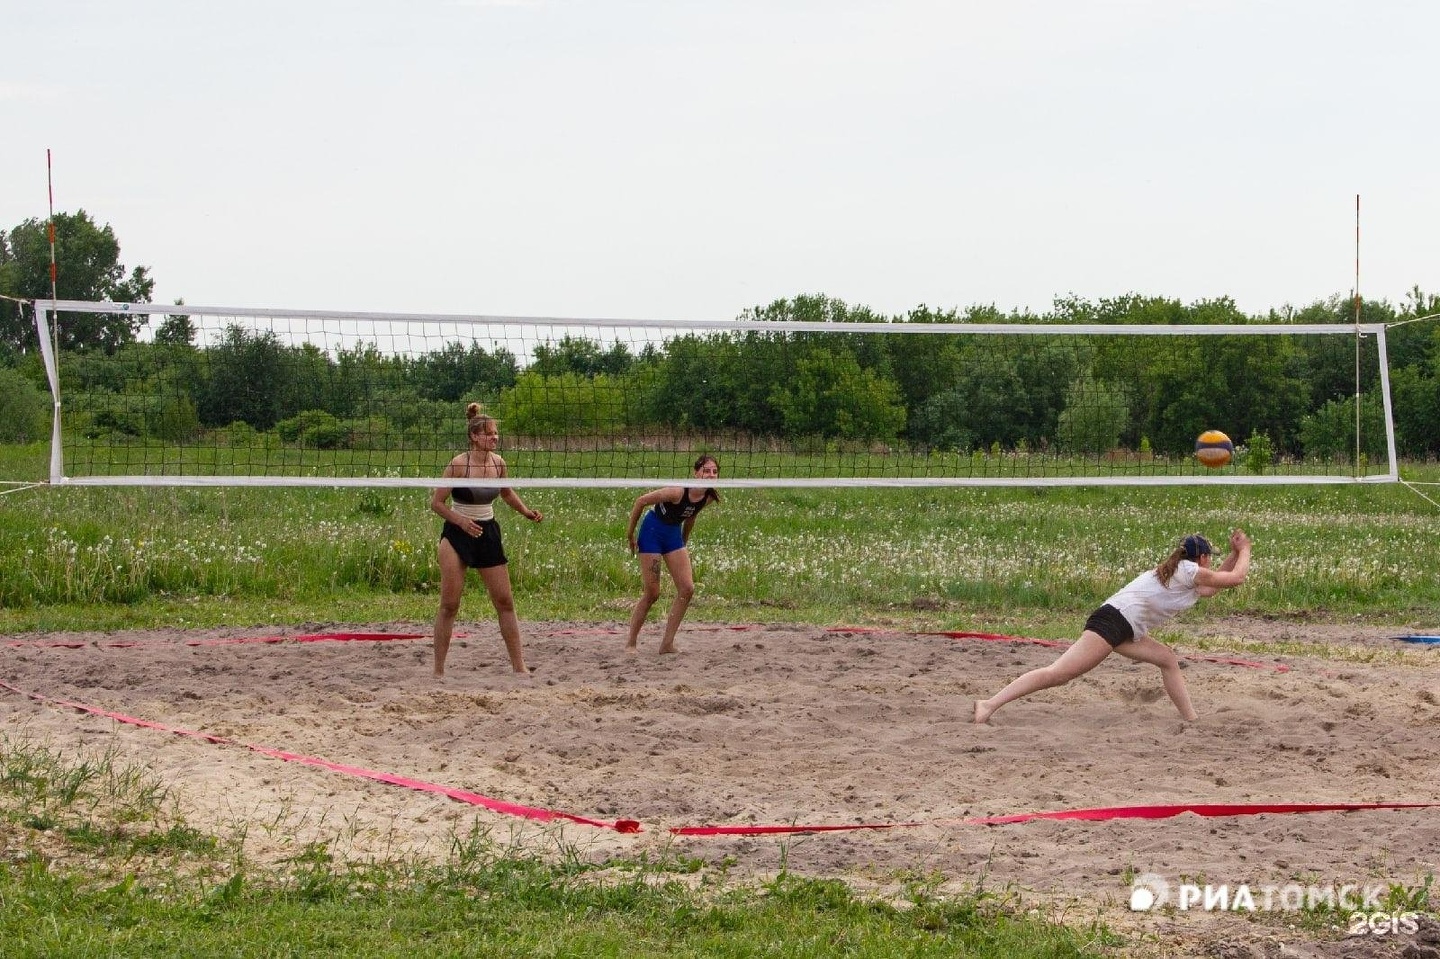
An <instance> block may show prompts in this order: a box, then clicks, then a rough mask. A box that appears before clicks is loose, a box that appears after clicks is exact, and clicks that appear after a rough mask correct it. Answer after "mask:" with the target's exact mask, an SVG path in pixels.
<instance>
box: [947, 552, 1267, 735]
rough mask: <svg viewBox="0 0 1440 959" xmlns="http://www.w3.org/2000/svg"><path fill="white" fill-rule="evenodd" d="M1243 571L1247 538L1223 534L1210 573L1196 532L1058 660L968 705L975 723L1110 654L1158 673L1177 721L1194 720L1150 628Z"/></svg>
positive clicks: (1094, 617) (1176, 670)
mask: <svg viewBox="0 0 1440 959" xmlns="http://www.w3.org/2000/svg"><path fill="white" fill-rule="evenodd" d="M1249 571H1250V537H1248V536H1246V535H1245V531H1244V530H1239V529H1237V530H1235V531H1234V532H1232V533H1231V534H1230V555H1229V556H1227V557H1225V562H1223V563H1221V564H1220V567H1219V568H1218V569H1211V568H1210V542H1209V541H1208V540H1207V539H1205V537H1203V536H1201V535H1199V534H1198V533H1197V534H1194V535H1191V536H1186V537H1185V538H1184V539H1182V540H1181V541H1180V545H1179V546H1177V547H1176V548H1175V549H1174V551H1173V552H1171V553H1170V555H1169V556H1167V557H1166V558H1165V561H1164V562H1163V563H1161V564H1160V565H1159V566H1157V567H1155V568H1154V569H1151V570H1146V571H1145V572H1143V573H1141V574H1140V575H1139V576H1137V577H1135V578H1134V579H1133V580H1131V581H1130V582H1129V583H1128V584H1127V585H1126V586H1125V588H1124V589H1122V590H1120V591H1119V592H1118V593H1116V594H1115V595H1114V596H1111V597H1110V598H1109V599H1108V600H1106V602H1105V604H1104V605H1103V606H1101V607H1100V608H1099V609H1097V610H1095V612H1093V613H1091V614H1090V618H1089V619H1088V620H1086V621H1085V631H1084V632H1083V633H1081V634H1080V638H1079V639H1078V640H1076V641H1075V643H1074V644H1073V645H1071V646H1070V648H1068V649H1066V650H1065V652H1063V653H1061V654H1060V658H1059V659H1057V660H1055V662H1053V663H1051V664H1050V665H1049V666H1042V667H1040V668H1039V669H1032V670H1030V672H1028V673H1025V674H1024V675H1023V676H1020V677H1018V678H1016V679H1014V680H1012V681H1011V683H1010V685H1008V686H1006V687H1005V688H1004V689H1002V690H1000V692H998V693H996V694H995V695H994V696H991V697H990V698H989V699H980V700H976V701H975V722H977V723H985V722H989V721H990V717H991V716H993V715H995V711H996V710H997V709H999V708H1000V707H1001V706H1004V705H1005V704H1006V703H1009V702H1013V701H1014V700H1017V699H1019V698H1020V697H1021V696H1028V695H1030V694H1031V693H1034V692H1039V691H1040V690H1042V689H1049V688H1050V687H1052V686H1061V685H1064V684H1065V683H1068V682H1070V680H1072V679H1074V678H1075V677H1077V676H1083V675H1084V674H1085V673H1088V672H1089V671H1090V670H1092V669H1094V668H1095V667H1096V666H1099V665H1100V663H1101V662H1102V661H1103V660H1104V659H1105V657H1107V656H1109V655H1110V653H1111V652H1112V651H1114V652H1117V653H1119V654H1120V655H1121V656H1124V657H1126V658H1127V659H1133V660H1136V661H1137V662H1141V663H1150V664H1151V665H1153V666H1158V667H1160V679H1161V682H1162V683H1164V685H1165V692H1166V693H1167V694H1168V695H1169V696H1170V701H1171V702H1172V703H1174V704H1175V708H1176V709H1178V710H1179V711H1180V715H1181V717H1182V718H1184V719H1186V720H1194V719H1197V718H1199V717H1198V714H1197V713H1196V712H1195V707H1194V706H1192V705H1191V704H1190V693H1189V691H1188V690H1187V689H1186V688H1185V677H1184V676H1182V675H1181V674H1180V662H1179V660H1178V659H1177V658H1176V657H1175V652H1174V651H1173V650H1172V649H1171V648H1170V647H1169V646H1166V645H1165V644H1164V643H1162V642H1160V641H1159V640H1157V639H1155V638H1153V637H1152V636H1151V635H1150V630H1152V629H1155V628H1156V627H1158V626H1161V625H1163V624H1164V623H1167V622H1169V621H1170V620H1171V619H1173V618H1174V617H1176V616H1178V615H1179V614H1180V613H1183V612H1184V611H1185V610H1187V609H1189V608H1190V607H1191V606H1194V605H1195V601H1196V600H1198V599H1200V598H1202V597H1205V596H1214V595H1215V594H1216V593H1218V592H1220V590H1222V589H1231V588H1232V587H1235V586H1239V585H1240V584H1241V583H1243V582H1245V576H1246V574H1247V573H1248V572H1249Z"/></svg>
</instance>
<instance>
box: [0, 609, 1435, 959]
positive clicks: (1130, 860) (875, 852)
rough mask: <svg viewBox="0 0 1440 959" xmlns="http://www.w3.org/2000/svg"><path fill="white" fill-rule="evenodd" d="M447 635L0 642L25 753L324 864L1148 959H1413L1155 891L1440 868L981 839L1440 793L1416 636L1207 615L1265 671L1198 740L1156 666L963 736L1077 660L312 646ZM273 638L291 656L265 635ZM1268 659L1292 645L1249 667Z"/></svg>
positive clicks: (713, 629) (1350, 878) (783, 651)
mask: <svg viewBox="0 0 1440 959" xmlns="http://www.w3.org/2000/svg"><path fill="white" fill-rule="evenodd" d="M1422 628H1423V627H1422ZM427 630H428V627H427V626H426V625H424V624H414V623H401V624H380V625H376V624H361V625H357V624H346V625H340V626H337V625H333V624H325V625H316V624H306V625H305V626H297V627H294V628H288V629H283V630H271V631H259V630H234V631H206V632H165V631H147V632H134V633H107V634H73V633H70V634H44V635H40V634H27V635H23V636H11V637H5V638H4V640H3V641H4V642H6V643H7V644H8V648H7V649H6V650H5V659H6V663H7V667H6V669H5V671H4V677H3V678H4V680H5V682H7V683H8V684H10V685H11V686H13V687H15V688H16V689H19V690H23V691H26V692H33V693H38V694H41V695H42V696H44V697H51V700H46V699H35V698H31V697H28V696H25V695H20V694H18V693H15V692H12V691H8V690H7V691H4V692H3V695H0V732H3V733H4V734H5V735H7V736H9V737H11V738H12V739H14V738H20V737H29V738H32V739H36V740H43V741H46V742H49V743H52V744H54V745H56V746H59V747H64V748H67V749H68V748H77V747H79V748H86V749H90V750H101V749H105V748H107V747H113V748H115V749H117V750H118V751H119V752H120V754H121V755H122V756H124V757H126V758H127V759H131V760H134V761H138V762H143V763H145V764H147V765H149V766H150V767H151V768H153V770H154V771H155V772H156V773H158V774H159V775H160V776H161V777H162V778H163V779H164V781H166V782H167V783H170V784H171V785H172V787H173V789H174V790H175V795H176V797H177V798H178V800H179V802H180V805H181V809H182V811H183V814H184V816H185V817H186V819H187V821H189V822H190V823H191V824H192V825H194V826H196V827H199V828H203V829H206V830H210V831H215V832H222V833H223V832H225V831H226V830H230V829H233V828H240V827H244V828H245V830H246V833H247V836H248V840H247V841H248V843H249V846H250V852H251V854H252V855H257V856H261V857H272V856H279V855H285V854H289V853H293V852H294V851H296V850H297V849H298V848H299V847H300V846H301V845H303V844H304V843H307V842H313V841H328V842H329V843H330V845H331V850H332V852H335V853H337V854H342V855H350V856H362V857H367V856H384V857H388V856H409V855H423V856H433V857H441V856H444V855H445V854H446V853H447V852H448V851H449V848H450V840H451V837H452V836H454V835H455V834H457V833H460V834H463V833H466V832H468V831H470V830H471V828H472V827H474V826H476V825H478V826H479V827H481V828H482V829H488V830H490V832H491V834H492V835H493V836H496V837H497V838H502V839H504V840H505V841H511V840H514V841H521V842H538V843H548V844H551V845H552V846H553V845H554V843H555V842H556V841H557V840H558V841H559V842H563V843H565V844H568V845H569V846H571V847H573V848H575V849H578V850H580V851H581V853H582V854H584V855H586V856H588V857H592V858H600V857H603V856H605V855H607V854H610V853H620V854H638V853H639V852H641V851H642V850H643V851H647V852H650V853H651V854H652V855H653V854H655V853H658V852H661V851H663V850H670V851H673V852H676V853H678V854H681V855H684V856H694V857H700V858H702V859H705V860H707V861H710V862H713V863H721V862H725V861H726V860H732V861H733V863H734V865H733V866H732V867H731V869H732V872H735V871H738V872H741V873H742V874H757V875H764V874H768V873H771V872H774V871H775V870H777V869H780V868H782V867H786V868H789V869H791V870H794V871H797V872H803V873H806V874H812V875H833V876H844V877H847V878H851V879H854V880H857V881H860V882H862V883H865V884H873V885H874V886H876V887H879V888H882V889H883V888H886V887H889V886H891V885H895V884H898V883H901V882H904V881H906V880H907V879H915V878H919V877H924V876H929V875H938V876H941V877H944V878H945V879H947V880H948V881H949V882H950V883H951V884H952V885H955V886H959V887H973V886H975V885H977V884H981V883H983V885H984V887H985V888H987V889H990V890H994V891H998V892H1006V891H1008V892H1012V893H1015V894H1018V895H1019V896H1020V897H1021V898H1022V899H1023V900H1025V901H1027V902H1033V903H1035V904H1037V905H1040V906H1043V907H1045V908H1055V909H1063V910H1064V916H1065V918H1067V920H1070V921H1083V920H1085V919H1086V918H1089V917H1094V916H1098V917H1101V918H1104V919H1105V920H1106V921H1107V922H1111V923H1112V924H1114V925H1118V926H1120V927H1121V928H1123V929H1125V930H1126V931H1127V932H1131V933H1135V934H1137V935H1142V936H1143V937H1145V938H1144V942H1146V943H1148V945H1146V946H1145V947H1144V949H1143V950H1142V952H1141V953H1137V954H1148V955H1165V954H1170V955H1187V954H1192V952H1195V951H1197V950H1198V952H1199V954H1212V955H1229V956H1233V957H1246V956H1270V955H1281V954H1287V955H1306V954H1309V955H1317V956H1318V955H1325V956H1342V955H1344V956H1349V955H1356V956H1361V955H1363V956H1372V955H1391V954H1393V955H1400V954H1401V953H1400V952H1398V951H1394V950H1396V949H1399V948H1400V947H1401V946H1403V945H1405V943H1401V942H1400V940H1399V939H1398V938H1396V937H1391V938H1390V939H1389V940H1388V941H1382V940H1380V939H1378V938H1376V937H1369V938H1367V939H1364V940H1358V939H1351V940H1348V941H1345V942H1335V943H1329V944H1325V943H1310V944H1309V945H1306V946H1305V947H1304V948H1307V949H1310V950H1312V951H1311V952H1309V953H1305V952H1298V953H1297V952H1289V953H1282V952H1280V951H1278V950H1279V949H1280V944H1281V943H1282V942H1286V943H1293V942H1294V940H1295V938H1296V935H1295V934H1293V933H1290V932H1289V931H1288V930H1287V929H1286V926H1285V923H1284V921H1283V918H1282V919H1275V918H1265V919H1263V920H1260V921H1255V920H1251V919H1248V918H1244V917H1239V916H1234V915H1231V916H1219V915H1215V914H1208V915H1202V914H1196V913H1184V914H1166V915H1155V914H1132V913H1131V912H1130V911H1129V910H1128V902H1129V896H1130V891H1131V884H1130V882H1131V877H1132V876H1133V875H1134V874H1137V873H1154V874H1157V875H1159V876H1162V877H1166V878H1168V879H1169V880H1171V881H1172V882H1175V883H1180V882H1186V881H1189V882H1200V883H1207V882H1208V883H1211V884H1215V885H1219V884H1222V883H1228V884H1231V885H1237V884H1240V883H1248V884H1250V885H1252V886H1254V887H1259V886H1262V885H1266V884H1269V885H1276V886H1278V885H1281V884H1284V883H1288V882H1302V883H1321V884H1326V883H1334V884H1337V885H1338V884H1343V883H1352V884H1364V883H1372V884H1373V883H1380V884H1384V885H1387V886H1388V885H1389V884H1391V883H1400V884H1404V885H1407V886H1411V887H1414V886H1417V885H1419V884H1420V883H1421V882H1423V881H1424V879H1425V877H1426V876H1427V875H1433V874H1435V873H1436V872H1437V871H1440V809H1407V810H1386V811H1357V812H1326V813H1315V814H1305V815H1293V814H1292V815H1279V814H1265V815H1258V816H1249V817H1227V818H1202V817H1199V816H1196V815H1193V814H1186V815H1182V816H1180V817H1178V818H1173V819H1163V820H1144V819H1116V820H1112V821H1096V822H1090V821H1035V822H1026V823H1016V824H1011V825H988V826H987V825H976V824H972V823H967V822H965V821H964V820H967V819H971V818H975V817H984V816H997V815H1006V814H1015V813H1031V812H1041V811H1051V810H1069V809H1082V808H1090V807H1109V806H1134V805H1153V804H1188V803H1236V804H1240V803H1373V802H1385V803H1437V802H1440V750H1437V749H1436V743H1437V741H1440V740H1437V737H1440V698H1437V693H1440V647H1436V646H1421V645H1410V644H1405V643H1400V642H1397V641H1395V640H1394V639H1393V638H1391V637H1393V636H1395V635H1397V634H1399V633H1404V632H1408V631H1411V628H1410V627H1406V626H1400V627H1396V628H1388V629H1379V628H1373V627H1371V628H1350V627H1345V626H1337V625H1333V624H1331V625H1314V624H1294V623H1276V622H1271V621H1265V620H1259V619H1230V620H1224V621H1211V622H1207V623H1205V624H1201V625H1198V626H1196V627H1195V629H1194V630H1193V632H1192V633H1191V635H1199V634H1209V635H1210V636H1212V637H1214V638H1215V639H1217V640H1218V641H1219V642H1221V643H1224V642H1225V641H1227V640H1229V641H1233V642H1234V644H1235V646H1234V648H1235V652H1234V653H1233V658H1238V659H1243V660H1246V661H1249V662H1251V663H1254V664H1255V665H1252V666H1243V665H1236V664H1232V663H1227V662H1220V661H1214V660H1223V659H1226V658H1229V654H1226V653H1224V652H1218V653H1217V652H1216V651H1214V650H1210V651H1207V652H1206V653H1205V654H1204V655H1205V656H1206V657H1210V658H1208V659H1195V660H1191V661H1189V662H1188V665H1187V669H1186V678H1187V681H1188V682H1189V684H1190V688H1191V692H1192V695H1193V697H1194V700H1195V704H1196V707H1197V708H1198V709H1199V710H1200V712H1201V714H1202V716H1201V719H1200V721H1198V722H1196V723H1182V722H1180V720H1179V718H1178V717H1177V716H1176V714H1175V713H1174V710H1173V708H1172V707H1171V705H1170V703H1169V701H1168V700H1167V699H1166V698H1165V697H1164V694H1163V692H1162V690H1161V688H1160V684H1159V676H1158V672H1157V671H1156V670H1155V669H1154V668H1153V667H1146V666H1139V665H1136V664H1133V663H1130V662H1128V661H1126V660H1123V659H1121V658H1119V657H1111V658H1110V659H1109V660H1107V661H1106V662H1105V663H1104V664H1102V665H1101V666H1100V667H1099V668H1098V669H1097V670H1095V671H1094V672H1093V673H1091V674H1090V675H1088V676H1086V677H1084V678H1082V679H1081V680H1079V681H1077V682H1075V683H1072V684H1070V685H1069V686H1066V687H1064V688H1061V689H1058V690H1051V691H1048V692H1044V693H1040V694H1038V695H1036V696H1034V697H1032V698H1030V699H1028V700H1024V701H1021V702H1018V703H1015V704H1012V705H1011V706H1009V707H1007V708H1006V709H1005V710H1003V711H1002V712H1001V713H1000V714H999V715H997V716H996V718H995V719H994V721H993V723H992V725H990V726H984V727H976V726H974V725H972V724H971V723H970V722H969V721H968V720H969V717H970V712H971V702H972V700H973V699H974V698H975V697H976V696H977V695H988V694H990V693H992V692H993V691H995V690H996V689H998V688H999V687H1000V686H1001V685H1002V684H1003V683H1004V682H1005V681H1006V680H1008V679H1010V678H1012V677H1013V676H1014V675H1016V674H1018V673H1019V672H1021V671H1023V670H1025V669H1028V668H1030V667H1032V666H1036V665H1041V664H1043V663H1045V662H1048V661H1049V660H1050V659H1052V658H1053V657H1054V655H1055V650H1054V649H1052V648H1048V647H1045V646H1041V645H1036V644H1030V643H1021V642H996V641H982V640H977V639H956V638H950V637H945V636H936V635H915V634H909V633H903V632H885V631H858V630H857V631H847V630H843V629H838V630H837V629H822V628H818V627H816V628H810V627H804V626H792V625H785V626H743V625H740V626H718V625H713V624H699V623H697V624H692V625H690V626H688V627H687V628H685V629H683V630H682V632H681V635H680V642H681V648H682V650H683V652H682V654H681V655H680V656H676V657H663V658H661V657H657V656H656V655H655V653H654V647H655V643H656V642H657V641H658V640H657V639H656V634H655V632H654V630H650V631H647V633H646V634H645V635H644V636H643V637H642V651H641V653H640V655H639V656H627V655H625V654H624V652H623V651H622V646H623V643H624V638H623V634H622V633H621V631H620V628H619V626H618V625H615V624H598V625H596V624H569V623H527V624H525V632H526V643H527V656H528V658H529V660H530V661H531V663H532V664H533V665H534V666H535V667H536V669H537V673H536V676H535V678H534V679H533V680H531V681H525V680H519V679H514V678H511V677H510V676H509V675H508V674H507V672H506V666H505V660H504V654H503V650H502V648H501V645H500V642H499V638H498V635H497V632H496V630H495V628H494V626H493V625H492V624H489V623H484V622H475V621H463V622H462V623H461V624H460V629H459V632H460V634H461V635H460V636H459V637H458V638H457V642H456V645H455V646H454V647H453V649H452V652H451V656H450V666H451V674H450V676H449V677H448V678H447V680H446V681H445V682H443V683H440V682H436V681H434V680H433V679H431V678H430V677H429V675H428V674H429V666H428V659H429V643H428V640H427V639H424V638H421V639H391V640H387V641H316V642H300V641H295V640H294V638H293V637H296V636H299V635H302V634H309V635H314V634H335V633H357V632H358V633H367V634H400V633H407V632H408V633H426V632H427ZM266 637H282V638H284V639H285V641H282V642H256V641H254V640H258V639H261V638H266ZM229 640H247V641H243V642H230V641H229ZM1256 641H1272V642H1274V643H1276V644H1278V645H1277V646H1276V647H1275V648H1282V649H1284V650H1285V651H1286V652H1285V653H1284V654H1280V655H1276V654H1271V655H1259V654H1256V653H1255V651H1254V649H1253V648H1249V649H1247V648H1245V647H1244V645H1243V644H1245V643H1252V642H1256ZM1177 648H1178V649H1179V650H1180V651H1181V652H1182V653H1193V652H1194V650H1192V649H1187V648H1186V647H1185V645H1184V643H1183V642H1181V643H1180V644H1179V645H1178V647H1177ZM1281 666H1284V667H1288V668H1287V669H1285V670H1284V671H1281V670H1280V669H1277V668H1275V667H1281ZM52 700H62V701H67V702H75V703H82V704H86V705H90V706H94V707H98V708H101V709H104V710H108V711H113V712H115V713H121V714H125V715H127V716H130V717H135V718H137V719H141V720H145V721H149V722H153V723H158V724H161V725H163V726H166V727H172V728H178V729H183V730H189V731H197V732H203V733H207V734H210V735H212V736H217V737H223V738H224V739H226V740H229V741H232V742H233V743H244V744H251V745H254V746H262V747H272V748H274V749H278V750H283V751H286V752H288V753H292V754H298V755H303V756H308V757H316V758H319V759H323V760H327V761H329V762H332V763H336V764H342V765H346V766H352V767H358V768H361V769H365V770H373V771H377V772H383V773H390V774H395V775H396V776H399V777H403V778H406V779H409V780H413V781H416V782H423V783H430V784H436V785H439V786H445V787H454V788H456V789H460V790H465V791H469V792H473V793H477V794H481V795H483V796H486V797H490V798H493V799H496V800H501V801H504V802H508V803H514V804H520V805H525V806H532V807H538V808H543V809H547V810H555V811H559V812H564V813H568V814H572V815H575V816H578V817H583V818H586V819H592V820H595V821H598V822H603V823H615V822H616V821H618V820H636V821H638V822H639V824H640V830H641V831H640V832H638V833H630V834H626V833H621V832H618V831H616V830H613V829H607V828H602V827H595V826H587V825H576V824H569V825H564V826H561V825H557V824H553V823H552V824H544V823H537V822H534V821H532V820H527V819H524V818H519V817H515V816H509V815H504V814H499V813H496V812H493V811H490V810H488V809H485V808H481V807H478V806H474V805H470V804H466V803H463V802H457V801H455V800H454V799H450V798H446V797H444V796H442V795H437V794H435V793H432V792H425V791H419V790H415V789H409V788H404V787H402V786H397V785H390V784H386V783H381V782H375V781H371V780H368V779H365V778H363V777H359V776H355V775H350V774H346V773H344V772H339V771H335V770H333V769H328V768H320V767H316V766H312V765H306V764H303V763H299V762H288V761H284V760H281V759H277V758H273V757H272V756H270V755H265V754H262V753H258V752H255V751H253V750H249V749H246V748H243V746H240V745H234V744H217V743H214V742H210V741H206V740H204V739H201V738H197V737H189V736H177V735H173V734H170V733H167V732H163V731H159V730H156V729H151V728H143V727H138V726H134V725H129V724H125V723H122V722H117V721H116V720H114V719H110V718H105V717H103V716H98V715H94V714H87V713H83V712H78V711H76V710H74V709H72V708H67V707H65V706H63V705H60V704H58V703H56V702H54V701H52ZM902 823H903V824H907V825H904V826H901V827H897V828H882V829H863V830H853V831H847V830H837V831H830V832H823V833H810V834H780V835H759V836H711V837H684V836H676V835H674V834H673V833H672V830H676V829H684V828H687V827H696V826H711V825H719V826H754V825H781V826H783V825H794V824H798V825H813V826H847V825H876V826H888V825H891V824H902ZM1430 932H1433V930H1432V929H1430V928H1429V927H1427V928H1426V929H1422V932H1421V934H1420V937H1419V938H1416V937H1410V942H1409V943H1408V945H1409V946H1410V947H1412V948H1429V946H1428V945H1425V943H1424V942H1422V941H1421V940H1423V939H1424V938H1425V936H1427V935H1429V934H1430ZM1436 945H1437V946H1440V943H1436ZM1286 948H1290V946H1286ZM1418 954H1419V955H1423V953H1418ZM1436 954H1437V955H1440V952H1437V953H1436Z"/></svg>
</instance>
